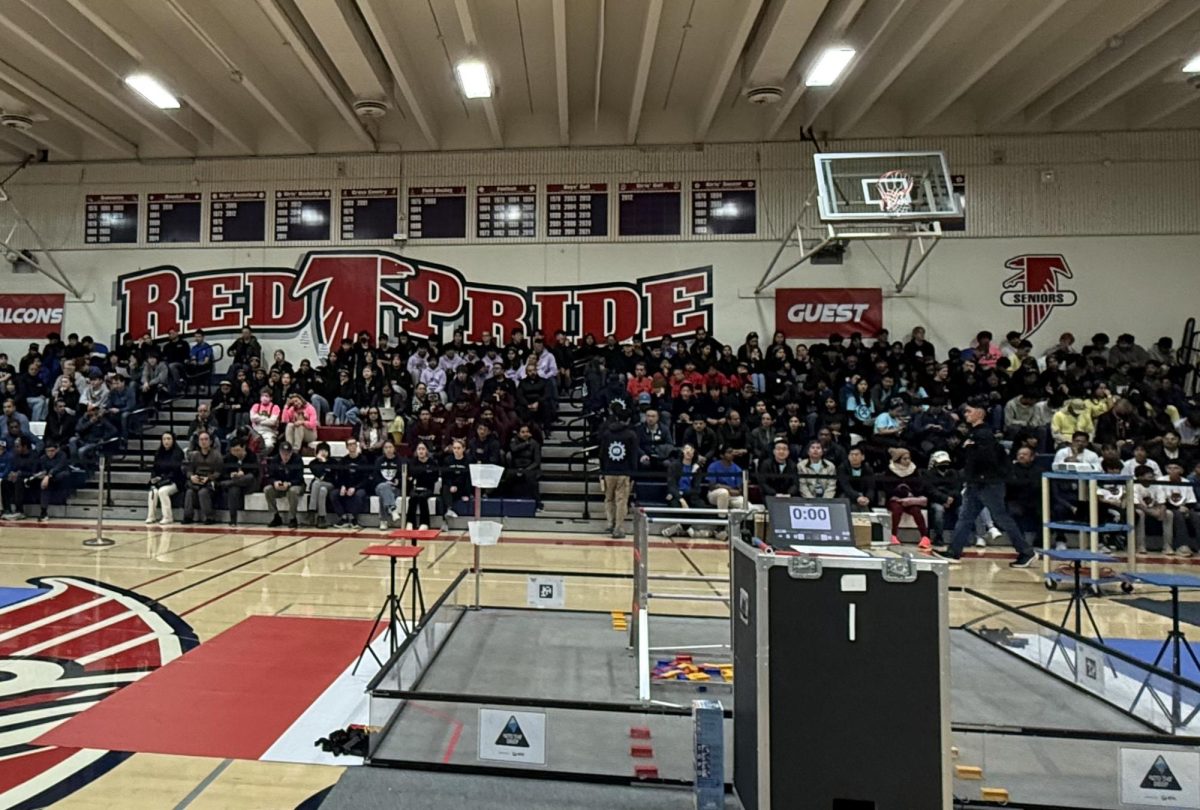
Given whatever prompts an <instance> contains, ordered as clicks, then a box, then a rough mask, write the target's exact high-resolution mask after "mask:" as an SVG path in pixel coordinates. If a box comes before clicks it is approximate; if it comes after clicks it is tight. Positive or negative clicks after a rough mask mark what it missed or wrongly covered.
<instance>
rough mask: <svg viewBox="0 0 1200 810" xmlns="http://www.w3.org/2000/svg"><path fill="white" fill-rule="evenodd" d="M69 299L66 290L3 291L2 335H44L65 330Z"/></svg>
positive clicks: (0, 336)
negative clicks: (36, 291)
mask: <svg viewBox="0 0 1200 810" xmlns="http://www.w3.org/2000/svg"><path fill="white" fill-rule="evenodd" d="M66 302H67V296H66V295H65V294H63V293H46V294H40V295H32V294H28V295H27V294H22V293H4V294H0V338H38V339H41V338H44V337H46V335H47V334H49V333H50V332H61V331H62V323H63V308H64V307H65V306H66Z"/></svg>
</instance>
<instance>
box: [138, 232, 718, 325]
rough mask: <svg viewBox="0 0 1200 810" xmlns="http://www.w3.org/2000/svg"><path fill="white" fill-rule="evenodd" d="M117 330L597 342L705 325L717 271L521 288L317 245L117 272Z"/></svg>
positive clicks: (388, 255) (393, 258) (384, 254)
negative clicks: (454, 330)
mask: <svg viewBox="0 0 1200 810" xmlns="http://www.w3.org/2000/svg"><path fill="white" fill-rule="evenodd" d="M115 294H116V298H117V304H118V308H119V312H120V316H119V318H120V322H119V324H118V328H119V329H120V331H121V332H128V333H131V334H133V335H134V336H135V337H140V336H141V335H143V334H145V333H147V332H149V333H150V334H151V335H152V336H154V337H158V336H160V335H165V334H166V333H167V332H168V331H169V330H171V329H179V330H180V331H182V332H185V333H186V332H191V331H194V330H196V329H203V330H204V332H205V333H206V334H211V335H221V334H228V333H235V332H237V331H238V330H239V329H241V328H242V326H252V327H254V329H255V330H256V331H258V332H263V333H275V334H284V335H294V334H300V333H301V332H303V331H304V330H311V332H312V336H313V338H314V339H315V341H316V343H317V345H319V346H323V347H328V346H336V345H338V343H339V342H340V341H341V340H342V339H343V338H346V337H350V338H353V337H354V336H355V335H357V334H358V333H359V332H368V333H369V334H371V335H373V336H374V335H377V334H387V335H396V334H399V333H400V332H401V331H403V332H406V333H407V334H409V335H413V336H415V337H421V338H428V337H431V336H434V335H438V336H441V335H442V334H443V332H444V331H445V327H449V326H451V325H457V324H461V325H462V326H463V327H464V329H465V330H466V332H467V339H468V340H472V341H475V340H479V339H480V338H481V337H482V336H483V335H484V334H486V333H488V332H491V333H493V334H495V335H498V336H499V335H503V336H505V337H507V336H508V334H509V333H510V332H511V331H512V330H513V329H514V328H516V327H518V326H520V327H524V328H525V329H526V330H527V331H528V330H530V329H531V327H533V326H537V327H538V328H540V329H542V331H544V332H545V333H546V335H548V336H550V335H553V334H554V332H556V331H557V330H559V329H561V330H563V331H564V332H566V333H567V334H568V335H573V336H583V335H586V334H588V333H591V334H593V335H595V336H596V339H597V340H600V341H603V340H604V339H605V337H607V336H608V335H614V336H616V338H617V339H618V340H620V341H626V340H629V339H631V338H633V337H641V338H642V339H643V340H646V341H650V340H657V339H659V338H662V337H663V336H665V335H672V336H674V337H687V336H690V335H693V334H695V332H696V330H697V329H700V328H704V329H709V330H711V329H712V302H711V294H712V267H700V268H695V269H691V270H684V271H679V272H674V273H666V274H662V275H655V276H649V277H645V278H641V279H638V280H637V281H635V282H630V283H627V282H612V283H604V284H585V285H572V286H562V287H529V288H517V287H508V286H501V285H491V284H476V283H472V282H468V281H467V280H466V279H465V278H464V277H463V275H462V273H460V272H459V271H458V270H456V269H454V268H452V267H447V266H445V265H440V264H434V263H432V262H426V261H420V260H417V259H411V258H407V257H404V256H400V255H397V254H394V253H388V252H385V251H314V252H311V253H308V254H305V256H304V257H303V258H302V259H301V260H300V262H299V264H298V265H297V266H296V267H295V268H284V267H278V268H277V267H255V268H230V269H222V270H204V271H200V272H195V273H184V272H183V271H182V270H180V269H179V268H178V267H174V266H162V267H154V268H150V269H148V270H141V271H138V272H135V273H128V274H126V275H122V276H120V277H118V279H117V283H116V291H115Z"/></svg>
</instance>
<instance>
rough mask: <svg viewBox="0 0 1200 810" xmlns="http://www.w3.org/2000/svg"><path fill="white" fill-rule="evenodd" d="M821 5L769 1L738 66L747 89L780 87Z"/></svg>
mask: <svg viewBox="0 0 1200 810" xmlns="http://www.w3.org/2000/svg"><path fill="white" fill-rule="evenodd" d="M824 7H825V4H824V3H823V2H815V3H814V2H812V1H811V0H770V2H768V3H767V7H766V9H765V10H763V12H762V20H761V21H759V23H758V28H757V29H755V31H754V38H753V39H752V40H751V41H750V43H749V44H748V45H747V46H746V51H745V58H744V61H743V63H742V69H743V73H744V75H745V77H746V86H747V87H763V86H773V85H780V86H781V85H783V84H784V82H785V81H786V80H787V76H788V71H790V70H791V69H792V65H794V64H795V63H796V57H797V56H798V55H799V53H800V49H801V48H803V47H804V43H805V41H806V40H807V39H808V36H809V34H811V33H812V30H813V27H814V26H816V24H817V20H819V19H820V17H821V11H822V9H823V8H824Z"/></svg>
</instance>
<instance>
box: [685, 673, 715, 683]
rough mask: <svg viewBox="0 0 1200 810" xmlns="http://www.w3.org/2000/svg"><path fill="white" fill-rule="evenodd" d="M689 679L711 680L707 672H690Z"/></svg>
mask: <svg viewBox="0 0 1200 810" xmlns="http://www.w3.org/2000/svg"><path fill="white" fill-rule="evenodd" d="M687 679H688V680H689V681H707V680H710V678H709V675H708V673H707V672H689V673H688V676H687Z"/></svg>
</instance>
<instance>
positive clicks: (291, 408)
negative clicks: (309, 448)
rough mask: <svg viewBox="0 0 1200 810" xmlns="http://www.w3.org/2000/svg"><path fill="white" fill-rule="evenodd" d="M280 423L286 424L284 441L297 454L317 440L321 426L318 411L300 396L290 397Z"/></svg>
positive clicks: (293, 395)
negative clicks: (319, 425) (318, 428)
mask: <svg viewBox="0 0 1200 810" xmlns="http://www.w3.org/2000/svg"><path fill="white" fill-rule="evenodd" d="M280 421H281V422H282V423H283V424H284V439H286V440H287V442H288V444H290V445H291V446H292V447H294V448H295V451H296V453H297V454H300V453H302V452H303V450H304V447H305V446H306V445H309V444H312V443H313V442H315V441H316V440H317V425H318V424H320V423H319V422H318V421H317V409H316V408H314V407H313V406H312V405H311V404H310V403H308V402H305V401H304V397H302V396H300V395H299V394H292V395H291V396H290V397H288V399H287V406H286V407H285V408H284V409H283V413H282V414H281V415H280Z"/></svg>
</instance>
